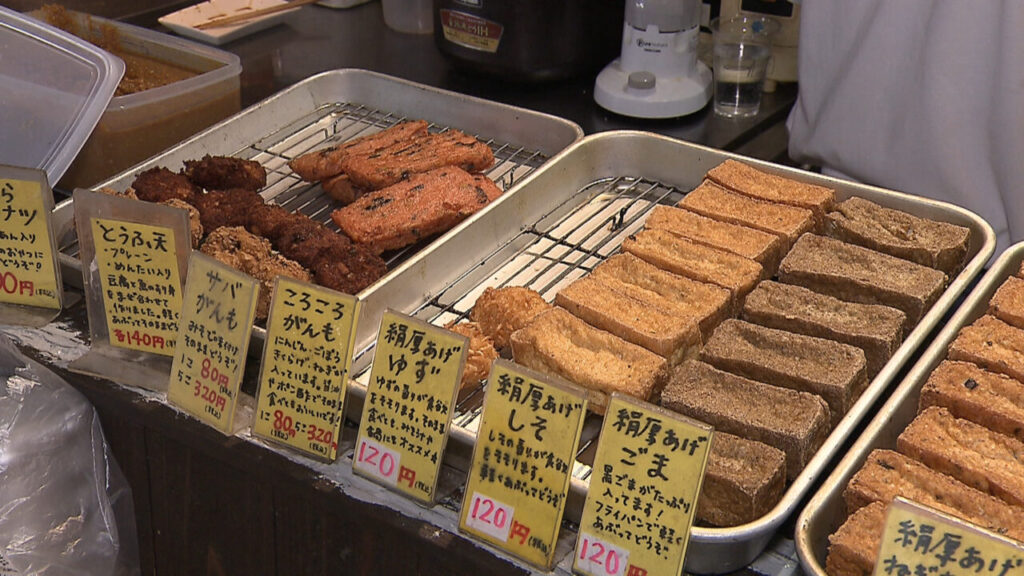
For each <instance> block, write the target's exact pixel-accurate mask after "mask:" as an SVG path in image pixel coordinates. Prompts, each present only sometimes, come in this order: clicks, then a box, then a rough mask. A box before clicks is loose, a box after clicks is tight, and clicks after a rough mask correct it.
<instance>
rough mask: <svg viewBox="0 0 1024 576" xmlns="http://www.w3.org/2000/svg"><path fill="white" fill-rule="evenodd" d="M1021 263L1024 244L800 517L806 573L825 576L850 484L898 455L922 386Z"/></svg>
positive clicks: (978, 292)
mask: <svg viewBox="0 0 1024 576" xmlns="http://www.w3.org/2000/svg"><path fill="white" fill-rule="evenodd" d="M1021 262H1024V243H1019V244H1014V245H1013V246H1010V247H1009V248H1008V249H1007V250H1006V251H1005V252H1003V253H1002V254H1001V255H1000V256H999V259H998V260H996V262H995V263H994V264H993V265H992V267H991V268H990V269H989V270H988V272H987V273H986V274H985V275H984V276H983V277H982V278H981V280H979V281H978V284H977V286H975V287H974V289H973V290H972V291H971V293H970V294H969V295H968V296H967V297H966V298H965V299H964V301H963V303H962V304H961V305H960V307H959V308H957V310H956V312H955V313H954V314H953V316H952V317H950V319H949V322H948V323H947V324H946V325H945V326H944V327H943V328H942V330H941V331H940V332H939V333H938V334H937V335H936V336H935V339H934V340H933V341H932V343H931V344H930V345H929V346H928V348H927V349H926V350H925V351H924V352H923V353H922V354H921V357H920V358H919V359H918V361H917V362H916V363H915V364H914V366H913V367H912V368H911V369H910V371H908V372H907V375H906V377H905V378H904V379H903V382H902V383H900V385H899V387H898V388H896V390H895V391H894V392H893V394H892V396H890V398H889V400H888V401H887V402H886V403H885V404H884V405H883V406H882V408H881V409H880V410H879V411H878V414H876V415H875V417H874V418H873V419H872V420H871V422H870V423H868V425H867V426H866V427H865V429H864V432H863V433H862V434H861V436H860V437H859V438H858V439H857V441H856V442H855V443H854V444H853V445H852V446H851V447H850V450H849V452H847V454H846V456H845V457H844V458H843V459H842V460H841V461H840V462H839V464H838V465H837V466H836V468H835V469H834V470H833V471H832V473H831V474H830V475H829V476H828V478H827V479H825V481H824V482H823V483H822V485H821V487H820V488H819V489H818V491H817V492H816V493H815V494H814V496H813V497H812V498H811V500H810V501H809V502H808V503H807V506H806V507H805V508H804V510H803V511H802V512H801V513H800V516H799V518H798V520H797V527H796V547H797V552H798V553H799V555H800V563H801V564H802V565H803V568H804V571H805V572H807V573H808V574H812V575H815V576H825V557H826V555H827V552H828V537H829V535H830V534H832V533H833V532H835V531H836V529H838V528H839V526H840V525H841V524H842V523H843V521H844V520H845V519H846V512H845V505H844V503H843V490H845V489H846V485H847V483H848V482H849V481H850V478H852V477H853V475H854V474H856V473H857V471H858V470H860V468H861V466H862V465H863V464H864V461H865V460H866V459H867V457H868V454H869V453H870V452H871V451H872V450H874V449H875V448H889V449H895V447H896V438H897V437H898V436H899V435H900V433H901V432H903V430H904V428H906V427H907V425H908V424H910V421H911V420H913V419H914V417H915V416H916V415H917V408H918V400H919V399H920V395H921V388H922V386H924V383H925V382H926V381H927V380H928V376H929V375H931V373H932V370H934V369H935V367H936V366H938V364H939V363H940V362H942V361H943V360H944V359H945V358H946V351H947V349H948V348H949V345H950V343H952V342H953V340H955V339H956V335H957V333H958V332H959V331H960V329H961V328H963V327H964V326H966V325H968V324H970V323H971V322H974V321H975V320H977V319H978V318H980V317H981V316H982V315H984V314H985V311H986V310H988V302H989V300H990V299H991V298H992V296H993V295H994V294H995V292H996V290H997V289H998V288H999V286H1000V285H1002V283H1003V282H1004V281H1005V280H1006V279H1007V278H1008V277H1010V276H1013V275H1014V274H1015V273H1016V272H1017V270H1018V269H1019V268H1020V265H1021Z"/></svg>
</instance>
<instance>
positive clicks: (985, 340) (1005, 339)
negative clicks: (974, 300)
mask: <svg viewBox="0 0 1024 576" xmlns="http://www.w3.org/2000/svg"><path fill="white" fill-rule="evenodd" d="M948 357H949V359H950V360H963V361H964V362H973V363H975V364H977V365H978V366H981V367H982V368H985V369H986V370H991V371H993V372H999V373H1000V374H1006V375H1007V376H1010V377H1012V378H1015V379H1017V380H1020V381H1021V382H1024V330H1018V329H1017V328H1014V327H1013V326H1010V325H1009V324H1007V323H1006V322H1003V321H1002V320H1000V319H998V318H996V317H995V316H989V315H988V314H986V315H985V316H982V317H981V318H978V319H977V320H975V321H974V322H973V323H971V324H970V325H968V326H964V327H963V328H961V329H960V333H959V334H957V337H956V340H953V342H952V343H951V344H950V345H949V354H948Z"/></svg>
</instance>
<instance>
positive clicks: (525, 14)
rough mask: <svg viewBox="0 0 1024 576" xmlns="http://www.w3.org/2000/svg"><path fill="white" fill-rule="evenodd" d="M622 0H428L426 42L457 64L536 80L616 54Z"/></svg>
mask: <svg viewBox="0 0 1024 576" xmlns="http://www.w3.org/2000/svg"><path fill="white" fill-rule="evenodd" d="M624 12H625V3H624V0H434V39H435V41H436V42H437V46H438V48H439V49H440V51H441V53H442V54H444V55H445V57H446V58H448V60H449V61H451V62H452V63H453V64H454V65H455V66H456V67H457V68H459V69H461V70H465V71H470V72H474V73H480V74H486V75H488V76H495V77H500V78H504V79H507V80H514V81H522V82H542V81H547V80H558V79H563V78H568V77H572V76H580V75H586V74H596V73H597V72H598V71H599V70H600V69H601V68H602V67H603V66H604V65H606V64H608V63H609V62H611V61H612V60H613V59H615V58H616V57H618V55H619V52H620V50H621V47H622V46H621V44H622V20H623V14H624Z"/></svg>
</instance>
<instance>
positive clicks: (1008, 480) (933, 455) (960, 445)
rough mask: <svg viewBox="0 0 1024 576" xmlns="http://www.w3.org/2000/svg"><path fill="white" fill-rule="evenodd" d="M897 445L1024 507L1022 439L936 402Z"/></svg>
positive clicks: (915, 456) (970, 483) (952, 474)
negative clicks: (956, 412) (957, 414)
mask: <svg viewBox="0 0 1024 576" xmlns="http://www.w3.org/2000/svg"><path fill="white" fill-rule="evenodd" d="M896 447H897V450H899V451H900V452H902V453H904V454H906V455H907V456H910V457H911V458H914V459H915V460H919V461H921V462H923V463H924V464H925V465H927V466H928V467H929V468H931V469H933V470H937V471H939V472H942V473H944V474H949V475H950V476H952V477H954V478H956V479H957V480H959V481H961V482H963V483H964V484H967V485H968V486H971V487H973V488H976V489H978V490H981V491H982V492H985V493H987V494H991V495H993V496H995V497H996V498H999V499H1000V500H1002V501H1004V502H1007V503H1009V504H1012V505H1014V506H1024V442H1021V441H1020V440H1017V439H1015V438H1011V437H1009V436H1004V435H1002V434H999V433H997V432H993V431H991V430H989V429H988V428H985V427H983V426H979V425H977V424H975V423H974V422H970V421H968V420H962V419H960V418H954V417H953V415H952V414H950V413H949V410H946V409H945V408H942V407H939V406H932V407H929V408H926V409H925V410H924V411H923V412H921V413H919V414H918V415H917V417H916V418H914V420H913V421H912V422H911V423H910V424H909V425H908V426H907V427H906V428H905V429H904V430H903V433H902V434H900V436H899V438H897V440H896Z"/></svg>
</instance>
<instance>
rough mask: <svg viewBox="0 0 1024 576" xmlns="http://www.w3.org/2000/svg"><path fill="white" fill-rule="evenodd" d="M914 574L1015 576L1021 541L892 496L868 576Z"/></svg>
mask: <svg viewBox="0 0 1024 576" xmlns="http://www.w3.org/2000/svg"><path fill="white" fill-rule="evenodd" d="M915 574H935V575H941V576H1021V574H1024V544H1021V543H1020V542H1015V541H1013V540H1010V539H1008V538H1004V537H1002V536H999V535H997V534H994V533H992V532H989V531H987V530H983V529H981V528H979V527H977V526H974V525H971V524H968V523H966V522H964V521H963V520H960V519H959V518H954V517H952V516H949V515H946V514H943V513H941V512H938V511H937V510H933V509H931V508H928V507H925V506H922V505H920V504H917V503H914V502H910V501H909V500H904V499H903V498H896V499H895V500H893V502H892V504H890V505H889V513H888V515H887V516H886V520H885V529H884V531H883V532H882V545H881V548H880V549H879V551H878V561H877V563H876V564H875V572H874V576H911V575H915Z"/></svg>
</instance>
